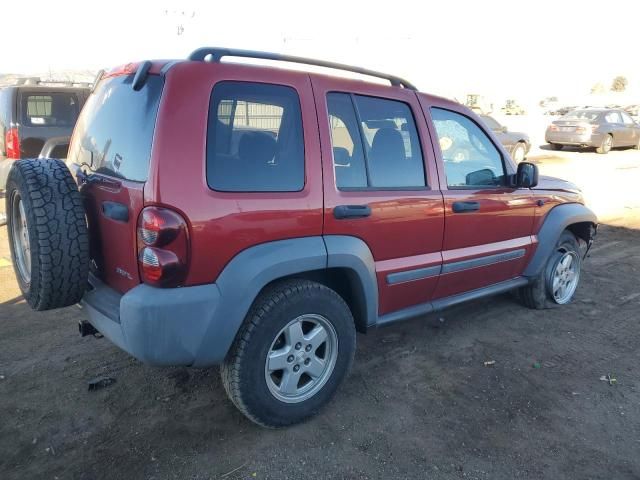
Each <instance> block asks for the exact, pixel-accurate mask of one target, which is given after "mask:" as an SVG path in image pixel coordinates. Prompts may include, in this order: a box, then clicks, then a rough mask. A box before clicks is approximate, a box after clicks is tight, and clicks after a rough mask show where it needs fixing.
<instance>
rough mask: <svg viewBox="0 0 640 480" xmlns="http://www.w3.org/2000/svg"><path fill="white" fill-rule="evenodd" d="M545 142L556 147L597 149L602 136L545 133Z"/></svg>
mask: <svg viewBox="0 0 640 480" xmlns="http://www.w3.org/2000/svg"><path fill="white" fill-rule="evenodd" d="M545 140H546V142H547V143H556V144H558V145H577V146H588V147H597V146H599V145H600V144H601V143H602V134H600V133H590V132H589V133H582V134H578V133H573V132H551V131H547V133H546V134H545Z"/></svg>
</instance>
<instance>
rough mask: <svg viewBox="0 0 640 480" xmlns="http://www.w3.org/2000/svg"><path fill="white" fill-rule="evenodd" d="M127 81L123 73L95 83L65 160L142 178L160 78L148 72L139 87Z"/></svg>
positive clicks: (130, 78)
mask: <svg viewBox="0 0 640 480" xmlns="http://www.w3.org/2000/svg"><path fill="white" fill-rule="evenodd" d="M132 82H133V76H132V75H129V76H118V77H113V78H107V79H105V80H103V81H101V82H100V83H99V84H98V86H97V88H96V90H95V91H94V92H93V93H92V94H91V95H90V96H89V99H88V100H87V103H86V104H85V106H84V108H83V109H82V113H81V114H80V117H79V119H78V123H77V125H76V128H75V131H74V134H73V139H72V142H71V146H70V148H69V157H68V158H69V160H70V161H71V162H73V163H76V164H79V165H85V166H87V167H88V168H89V169H90V170H92V171H94V172H97V173H102V174H105V175H110V176H114V177H118V178H123V179H126V180H133V181H137V182H144V181H146V180H147V177H148V175H149V162H150V159H151V146H152V143H153V132H154V129H155V124H156V118H157V115H158V106H159V104H160V97H161V95H162V87H163V85H164V79H163V78H162V77H160V76H157V75H149V77H148V78H147V81H146V82H145V84H144V85H143V87H142V88H141V89H140V90H139V91H135V90H134V89H133V88H132V86H131V84H132Z"/></svg>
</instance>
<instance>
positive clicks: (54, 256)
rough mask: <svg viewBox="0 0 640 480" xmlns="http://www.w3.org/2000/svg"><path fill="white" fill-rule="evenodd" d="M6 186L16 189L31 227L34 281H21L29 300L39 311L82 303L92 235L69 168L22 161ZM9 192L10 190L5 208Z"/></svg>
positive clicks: (55, 162)
mask: <svg viewBox="0 0 640 480" xmlns="http://www.w3.org/2000/svg"><path fill="white" fill-rule="evenodd" d="M7 186H8V187H10V188H11V191H13V189H14V186H15V188H17V189H18V191H19V193H20V196H21V198H22V201H23V202H24V207H25V213H26V216H27V224H28V225H29V240H30V243H31V245H32V246H31V249H32V264H31V265H32V266H31V283H30V285H27V286H25V285H21V289H23V294H24V296H25V299H26V300H27V302H28V303H29V305H31V307H32V308H33V309H35V310H50V309H54V308H61V307H66V306H69V305H73V304H75V303H78V302H79V301H80V299H81V298H82V296H83V294H84V292H85V290H86V286H87V277H88V273H89V234H88V230H87V224H86V219H85V213H84V208H83V205H82V198H81V196H80V192H79V191H78V187H77V185H76V183H75V181H74V179H73V177H72V176H71V173H70V172H69V169H68V168H67V166H66V165H65V164H64V162H63V161H62V160H58V159H24V160H20V161H17V162H15V164H14V165H13V167H12V168H11V171H10V173H9V178H8V182H7ZM10 195H11V192H10V191H9V189H8V190H7V212H9V211H10V210H9V202H10ZM9 230H10V231H11V229H9ZM10 243H11V245H12V242H10ZM11 248H13V245H12V247H11ZM12 253H13V251H12ZM14 263H15V255H14ZM19 283H21V282H19Z"/></svg>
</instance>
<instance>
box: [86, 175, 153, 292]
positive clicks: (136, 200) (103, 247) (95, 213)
mask: <svg viewBox="0 0 640 480" xmlns="http://www.w3.org/2000/svg"><path fill="white" fill-rule="evenodd" d="M105 178H107V179H108V182H109V183H107V184H105V185H103V184H101V183H90V184H85V185H82V186H81V188H80V192H81V193H82V197H83V200H84V205H85V211H86V213H87V220H88V225H89V234H90V242H91V243H90V255H91V259H92V260H93V261H94V262H95V264H96V266H97V269H98V273H99V275H100V277H101V278H102V280H103V281H104V282H105V283H107V284H108V285H110V286H111V287H112V288H114V289H115V290H117V291H119V292H121V293H124V292H126V291H127V290H129V289H131V288H133V287H135V286H136V285H138V284H139V283H140V276H139V274H138V257H137V246H136V243H137V239H136V235H137V231H136V226H137V222H138V214H139V213H140V211H141V210H142V208H143V202H144V194H143V186H144V184H142V183H138V182H129V181H124V180H115V179H111V178H110V177H105ZM105 201H110V202H117V203H120V204H122V205H126V206H127V208H128V209H129V220H128V221H127V222H122V221H118V220H113V219H112V218H108V217H106V216H105V215H104V213H103V211H102V204H103V202H105Z"/></svg>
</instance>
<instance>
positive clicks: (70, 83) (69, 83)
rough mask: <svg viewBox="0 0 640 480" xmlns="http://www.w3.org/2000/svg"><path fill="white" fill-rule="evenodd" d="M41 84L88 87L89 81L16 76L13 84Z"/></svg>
mask: <svg viewBox="0 0 640 480" xmlns="http://www.w3.org/2000/svg"><path fill="white" fill-rule="evenodd" d="M22 85H24V86H28V85H42V86H47V87H88V86H90V85H91V84H90V83H89V82H75V81H71V80H43V79H41V78H40V77H21V78H17V79H16V80H15V81H14V83H13V86H22Z"/></svg>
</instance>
